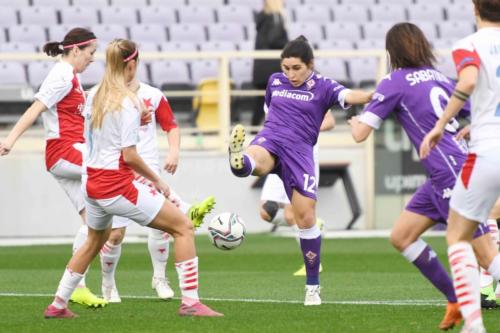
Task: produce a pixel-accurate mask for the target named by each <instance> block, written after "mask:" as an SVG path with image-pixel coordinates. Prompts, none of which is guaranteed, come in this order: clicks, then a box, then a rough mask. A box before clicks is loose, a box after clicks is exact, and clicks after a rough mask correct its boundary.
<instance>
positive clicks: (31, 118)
mask: <svg viewBox="0 0 500 333" xmlns="http://www.w3.org/2000/svg"><path fill="white" fill-rule="evenodd" d="M46 110H47V107H46V106H45V105H44V104H43V103H42V102H40V101H39V100H35V101H34V102H33V104H31V106H30V107H29V108H28V109H27V110H26V112H24V114H23V115H22V116H21V118H19V120H18V121H17V123H16V125H15V126H14V128H13V129H12V130H11V131H10V133H9V135H8V136H7V138H6V139H5V141H4V142H0V156H2V155H7V154H8V153H9V152H10V151H11V150H12V148H13V147H14V145H15V143H16V141H17V139H19V137H20V136H21V135H23V133H24V132H25V131H26V130H27V129H28V128H30V127H31V125H33V123H34V122H35V120H36V119H37V118H38V116H39V115H40V114H41V113H42V112H44V111H46Z"/></svg>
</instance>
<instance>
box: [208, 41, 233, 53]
mask: <svg viewBox="0 0 500 333" xmlns="http://www.w3.org/2000/svg"><path fill="white" fill-rule="evenodd" d="M200 51H236V44H235V43H233V42H230V41H222V40H221V41H210V42H203V43H200Z"/></svg>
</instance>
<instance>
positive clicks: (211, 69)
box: [191, 60, 219, 84]
mask: <svg viewBox="0 0 500 333" xmlns="http://www.w3.org/2000/svg"><path fill="white" fill-rule="evenodd" d="M218 76H219V62H218V61H217V60H194V61H193V62H191V78H192V82H193V84H198V83H199V82H200V81H201V80H203V79H206V78H214V77H215V78H216V77H218Z"/></svg>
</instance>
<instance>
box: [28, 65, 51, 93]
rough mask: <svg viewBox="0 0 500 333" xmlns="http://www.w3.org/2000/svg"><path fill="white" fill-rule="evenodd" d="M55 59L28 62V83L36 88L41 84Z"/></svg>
mask: <svg viewBox="0 0 500 333" xmlns="http://www.w3.org/2000/svg"><path fill="white" fill-rule="evenodd" d="M54 63H55V61H33V62H30V63H29V64H28V78H29V84H30V85H31V86H32V87H33V88H35V89H38V87H40V85H41V84H42V82H43V80H45V77H46V76H47V74H49V72H50V70H51V68H52V67H53V66H54Z"/></svg>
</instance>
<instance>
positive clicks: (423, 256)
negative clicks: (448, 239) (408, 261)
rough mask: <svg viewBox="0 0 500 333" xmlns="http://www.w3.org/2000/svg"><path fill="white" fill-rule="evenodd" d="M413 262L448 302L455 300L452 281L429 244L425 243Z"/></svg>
mask: <svg viewBox="0 0 500 333" xmlns="http://www.w3.org/2000/svg"><path fill="white" fill-rule="evenodd" d="M413 264H414V265H415V266H417V268H418V269H419V270H420V272H421V273H422V274H423V275H424V276H425V277H426V278H427V280H429V281H430V282H431V283H432V284H433V285H434V287H436V288H437V289H439V291H441V292H442V293H443V294H444V295H445V296H446V298H447V299H448V301H449V302H452V303H455V302H457V296H455V289H454V288H453V282H452V281H451V279H450V276H449V275H448V273H447V272H446V270H445V269H444V267H443V265H441V263H440V262H439V259H438V257H437V255H436V253H435V252H434V250H432V248H431V247H430V246H429V245H427V246H426V247H425V249H424V250H423V251H422V253H420V255H419V256H418V257H417V259H415V261H413Z"/></svg>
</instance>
